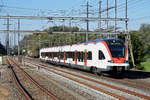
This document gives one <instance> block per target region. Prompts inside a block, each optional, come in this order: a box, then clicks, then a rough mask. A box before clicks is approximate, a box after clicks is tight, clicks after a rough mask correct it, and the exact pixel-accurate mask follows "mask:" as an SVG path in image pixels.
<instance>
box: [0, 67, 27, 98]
mask: <svg viewBox="0 0 150 100" xmlns="http://www.w3.org/2000/svg"><path fill="white" fill-rule="evenodd" d="M0 73H1V75H0V100H25V98H24V97H23V96H22V94H21V93H20V92H19V90H18V88H17V86H16V84H15V83H13V81H12V76H11V72H10V70H9V69H8V66H6V65H3V66H2V65H0Z"/></svg>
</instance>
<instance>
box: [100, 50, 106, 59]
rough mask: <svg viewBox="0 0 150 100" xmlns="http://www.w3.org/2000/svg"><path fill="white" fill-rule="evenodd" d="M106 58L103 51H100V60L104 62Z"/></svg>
mask: <svg viewBox="0 0 150 100" xmlns="http://www.w3.org/2000/svg"><path fill="white" fill-rule="evenodd" d="M104 59H105V56H104V54H103V52H102V51H101V50H99V60H104Z"/></svg>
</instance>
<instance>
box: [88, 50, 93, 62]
mask: <svg viewBox="0 0 150 100" xmlns="http://www.w3.org/2000/svg"><path fill="white" fill-rule="evenodd" d="M87 60H92V52H91V51H89V52H88V53H87Z"/></svg>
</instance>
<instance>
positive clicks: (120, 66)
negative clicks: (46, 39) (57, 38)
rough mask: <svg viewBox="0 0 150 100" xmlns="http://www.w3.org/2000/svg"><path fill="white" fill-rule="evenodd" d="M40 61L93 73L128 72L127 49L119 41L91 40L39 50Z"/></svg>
mask: <svg viewBox="0 0 150 100" xmlns="http://www.w3.org/2000/svg"><path fill="white" fill-rule="evenodd" d="M39 55H40V60H41V61H45V62H48V63H52V64H58V65H63V66H68V67H71V68H79V69H83V70H88V71H91V72H93V73H102V72H116V73H117V72H121V73H123V72H125V71H127V70H129V67H130V66H129V61H128V49H127V47H126V45H125V44H124V42H123V41H122V40H119V39H103V40H93V41H88V42H84V43H79V44H72V45H65V46H56V47H47V48H42V49H40V54H39Z"/></svg>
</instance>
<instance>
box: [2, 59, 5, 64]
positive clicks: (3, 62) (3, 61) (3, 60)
mask: <svg viewBox="0 0 150 100" xmlns="http://www.w3.org/2000/svg"><path fill="white" fill-rule="evenodd" d="M2 65H5V59H4V57H2Z"/></svg>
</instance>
